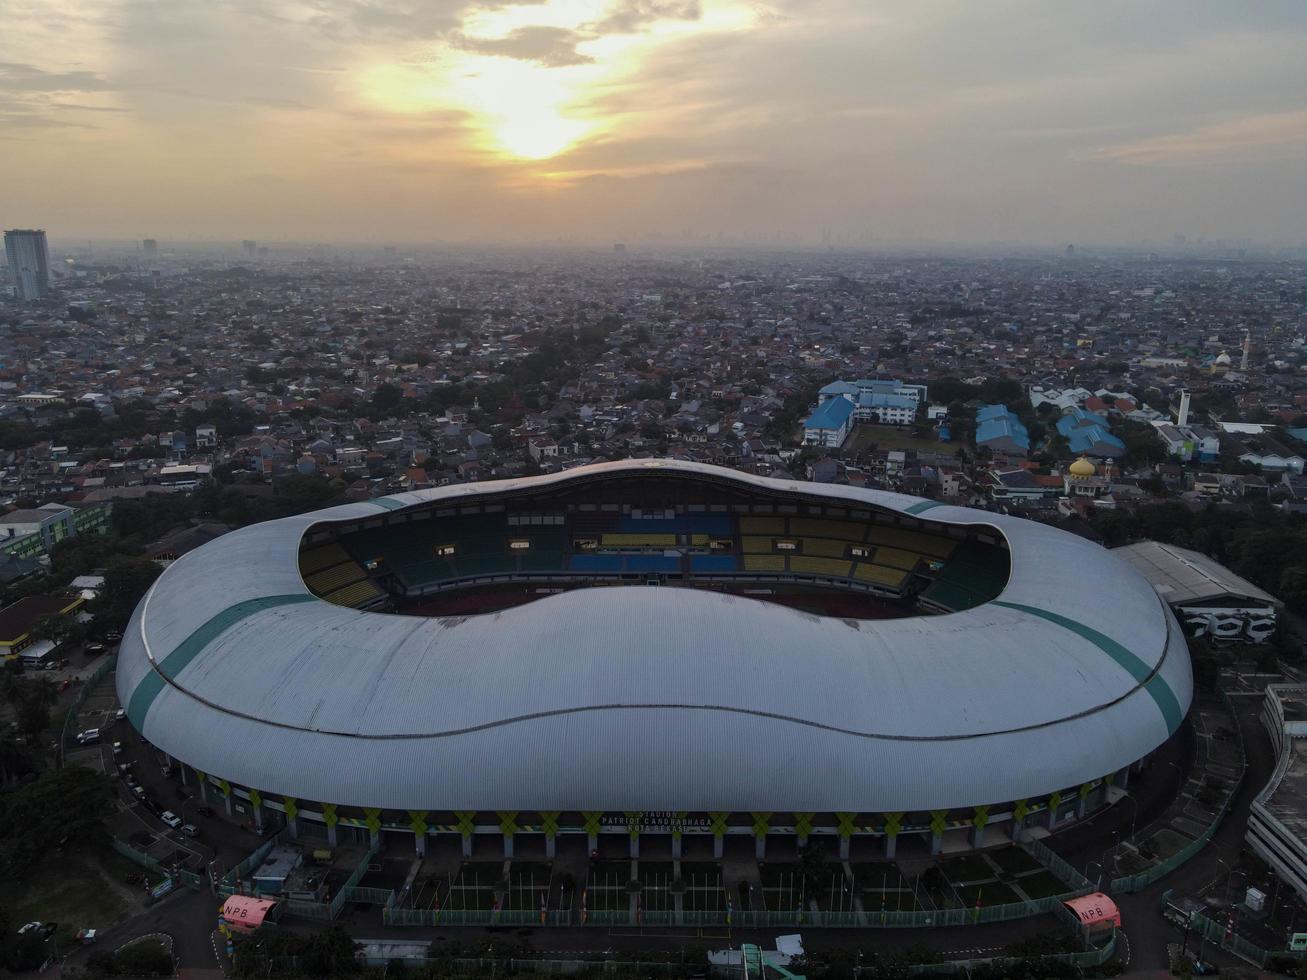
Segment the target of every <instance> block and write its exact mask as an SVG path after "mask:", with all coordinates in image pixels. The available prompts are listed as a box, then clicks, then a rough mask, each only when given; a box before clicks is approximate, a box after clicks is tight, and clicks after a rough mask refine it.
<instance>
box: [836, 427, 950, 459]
mask: <svg viewBox="0 0 1307 980" xmlns="http://www.w3.org/2000/svg"><path fill="white" fill-rule="evenodd" d="M871 446H875V447H876V448H877V449H880V450H890V449H915V450H917V451H918V452H927V453H955V452H957V448H958V443H956V442H940V441H939V440H938V439H936V438H935V437H934V436H933V435H932V436H927V437H926V438H924V439H920V438H918V437H917V436H915V435H913V434H912V430H911V429H900V428H898V427H897V426H893V425H869V424H867V423H862V424H859V425H857V426H855V427H854V429H853V433H852V435H850V436H849V438H848V440H847V441H846V442H845V443H844V451H845V452H847V453H853V452H862V451H863V450H865V449H867V448H869V447H871Z"/></svg>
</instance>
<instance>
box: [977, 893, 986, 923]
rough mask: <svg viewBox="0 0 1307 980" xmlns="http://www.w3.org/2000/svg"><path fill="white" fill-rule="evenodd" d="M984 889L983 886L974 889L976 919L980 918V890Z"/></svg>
mask: <svg viewBox="0 0 1307 980" xmlns="http://www.w3.org/2000/svg"><path fill="white" fill-rule="evenodd" d="M984 890H985V889H984V888H977V889H976V916H975V917H976V918H977V919H979V918H980V895H981V893H982V892H984Z"/></svg>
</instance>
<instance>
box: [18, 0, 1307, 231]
mask: <svg viewBox="0 0 1307 980" xmlns="http://www.w3.org/2000/svg"><path fill="white" fill-rule="evenodd" d="M0 226H4V227H26V226H37V227H45V228H47V229H48V230H49V231H50V233H51V236H52V237H53V238H56V239H58V238H69V237H77V236H84V237H100V238H120V239H121V238H133V237H145V236H148V237H157V238H159V239H162V240H167V239H169V238H173V239H191V240H193V239H215V240H222V239H241V238H256V239H259V240H266V241H278V240H296V241H356V242H366V241H376V242H410V241H412V242H423V241H432V242H436V241H461V240H478V241H549V240H555V239H560V238H561V239H568V240H599V241H604V240H613V241H618V240H623V241H631V242H638V241H641V240H644V239H646V238H648V237H649V236H659V235H661V236H668V237H671V238H677V237H679V236H683V235H687V234H688V235H691V236H705V235H706V236H730V237H733V238H737V239H745V240H756V241H761V242H767V241H775V240H777V239H778V238H780V239H783V240H791V239H795V238H797V239H798V240H803V241H820V240H821V239H822V236H823V235H829V236H830V238H831V240H832V241H833V242H852V243H863V244H868V243H870V244H875V243H883V244H890V243H894V242H912V241H923V242H925V241H928V242H942V243H949V242H953V243H959V244H972V245H983V244H987V243H994V242H1003V243H1026V244H1033V245H1056V244H1059V243H1065V242H1094V243H1121V244H1133V243H1139V242H1142V241H1158V242H1166V243H1169V242H1170V241H1171V240H1172V236H1173V235H1177V234H1179V235H1185V236H1187V237H1188V238H1189V239H1190V240H1199V239H1206V240H1213V239H1222V240H1237V239H1244V238H1247V239H1253V240H1256V241H1259V242H1268V243H1274V242H1288V243H1295V244H1297V243H1302V242H1304V241H1305V240H1307V4H1305V3H1302V2H1301V0H1285V2H1274V0H1264V2H1262V0H1249V2H1247V3H1230V2H1228V0H1223V2H1208V0H1175V2H1172V0H1128V2H1126V0H1094V2H1092V3H1089V2H1062V0H1040V2H1025V0H895V2H882V0H530V2H511V0H0Z"/></svg>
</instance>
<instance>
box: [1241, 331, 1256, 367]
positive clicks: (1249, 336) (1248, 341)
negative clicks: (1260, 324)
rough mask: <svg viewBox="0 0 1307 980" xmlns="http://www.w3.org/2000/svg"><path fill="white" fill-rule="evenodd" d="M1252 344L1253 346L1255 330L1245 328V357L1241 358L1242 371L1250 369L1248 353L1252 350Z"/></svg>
mask: <svg viewBox="0 0 1307 980" xmlns="http://www.w3.org/2000/svg"><path fill="white" fill-rule="evenodd" d="M1252 346H1253V332H1252V331H1251V330H1245V331H1244V332H1243V357H1242V358H1240V359H1239V370H1240V371H1247V370H1248V354H1249V352H1250V351H1251V350H1252Z"/></svg>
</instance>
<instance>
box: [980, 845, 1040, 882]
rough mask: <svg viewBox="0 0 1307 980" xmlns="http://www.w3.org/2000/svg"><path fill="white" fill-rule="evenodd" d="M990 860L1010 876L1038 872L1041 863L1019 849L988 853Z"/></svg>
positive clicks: (986, 855) (1002, 849)
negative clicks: (1025, 872)
mask: <svg viewBox="0 0 1307 980" xmlns="http://www.w3.org/2000/svg"><path fill="white" fill-rule="evenodd" d="M985 857H987V858H989V859H990V860H991V861H993V862H994V863H995V864H997V865H998V866H999V867H1000V868H1002V869H1003V870H1004V871H1006V872H1007V873H1008V874H1013V875H1014V874H1020V873H1021V872H1023V871H1038V870H1039V869H1040V867H1041V865H1040V863H1039V862H1038V861H1036V860H1035V859H1034V858H1033V857H1031V856H1030V855H1029V854H1027V853H1026V852H1025V851H1023V850H1021V848H1019V847H1003V848H999V849H998V850H996V851H986V852H985Z"/></svg>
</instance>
